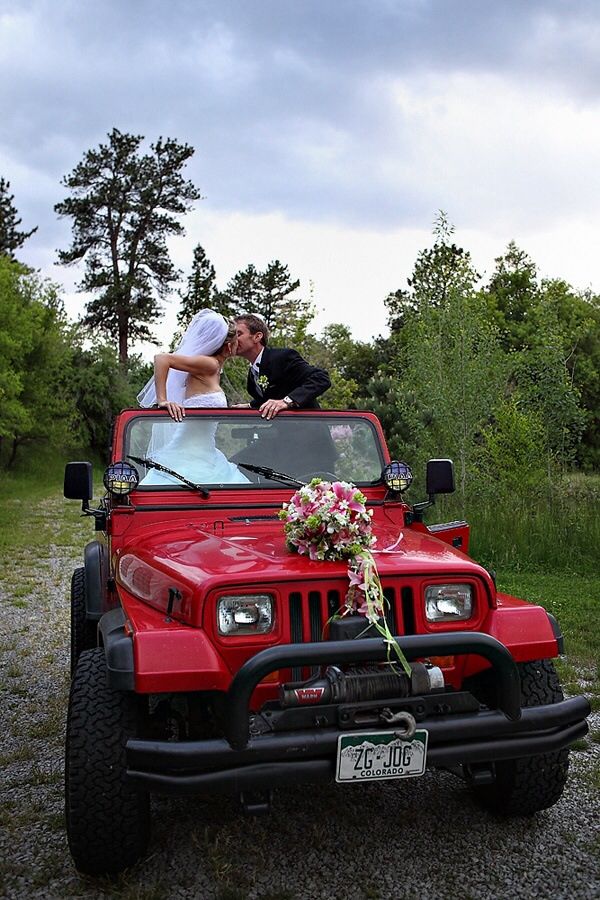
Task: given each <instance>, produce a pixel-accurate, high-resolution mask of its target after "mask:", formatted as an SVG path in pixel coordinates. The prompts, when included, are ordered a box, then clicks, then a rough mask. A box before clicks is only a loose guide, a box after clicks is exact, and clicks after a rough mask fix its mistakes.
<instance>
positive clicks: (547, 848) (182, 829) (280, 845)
mask: <svg viewBox="0 0 600 900" xmlns="http://www.w3.org/2000/svg"><path fill="white" fill-rule="evenodd" d="M73 506H74V504H72V505H70V506H69V508H68V509H67V508H66V507H67V504H65V503H64V502H63V501H62V500H60V499H58V498H57V499H53V500H49V501H47V502H46V503H45V504H41V505H39V506H38V507H37V508H36V510H35V511H30V512H28V513H27V514H26V517H27V518H26V520H25V518H24V527H26V528H28V529H31V534H32V535H33V534H35V535H36V538H35V540H36V543H38V542H39V546H36V548H35V549H33V550H27V551H19V552H17V553H16V554H15V556H14V557H13V558H12V559H11V560H10V561H7V560H5V561H4V562H3V564H2V568H1V569H0V575H1V580H0V649H1V650H2V653H1V654H0V666H1V675H0V692H1V704H0V734H1V735H2V738H1V750H0V765H1V771H2V783H1V790H0V896H1V897H7V898H13V897H18V898H25V897H44V898H63V897H68V896H73V897H94V898H103V897H125V898H145V900H159V898H192V897H200V898H204V897H206V898H220V900H235V898H246V897H248V898H257V900H258V898H262V900H267V898H270V900H276V898H279V900H284V898H290V900H291V898H321V897H322V898H328V900H329V898H344V900H345V898H348V900H350V898H352V900H354V898H356V900H359V898H360V900H363V898H392V897H393V898H415V900H416V898H420V900H428V898H431V900H443V898H453V900H454V898H473V900H483V898H505V897H506V898H508V897H510V898H533V897H535V898H546V897H548V898H554V900H556V898H562V897H564V898H575V900H577V898H582V900H584V898H586V900H587V898H598V897H600V864H599V857H600V814H599V811H598V791H597V789H596V788H595V787H594V781H593V778H594V776H593V769H594V762H595V764H596V767H597V765H598V756H599V755H600V745H598V744H597V743H596V744H594V743H592V742H591V741H589V740H588V741H587V742H586V748H585V749H581V750H578V751H575V752H573V753H572V754H571V774H570V778H569V782H568V785H567V789H566V792H565V795H564V797H563V799H562V800H561V802H560V803H558V804H557V805H556V806H555V807H553V808H552V809H551V810H548V811H546V812H544V813H541V814H539V815H538V816H536V817H535V818H533V819H529V820H523V821H518V820H513V821H508V822H506V821H501V820H500V821H499V820H495V819H493V818H492V817H491V816H490V815H489V814H487V813H485V812H483V811H481V810H480V809H478V808H477V807H476V806H475V805H474V803H473V802H472V800H471V798H470V796H469V793H468V792H467V790H466V788H465V787H464V786H463V785H462V783H461V782H460V781H459V780H457V779H455V778H454V777H453V776H451V775H449V774H446V773H442V772H440V773H427V774H426V775H425V776H424V777H423V778H421V779H415V780H413V781H411V782H410V783H406V784H405V783H402V784H396V783H393V782H386V783H381V784H379V785H376V784H368V785H353V786H348V787H347V788H345V789H342V788H335V787H334V786H326V787H323V786H319V787H314V788H310V787H299V788H297V789H286V790H280V791H278V792H277V793H276V797H275V806H274V810H273V812H272V814H271V815H270V816H268V817H265V818H261V819H246V818H243V817H242V816H241V814H240V812H239V809H238V807H237V804H236V802H235V801H234V800H233V799H229V798H225V799H223V798H219V799H214V798H213V799H211V798H206V799H203V798H200V799H192V800H189V801H181V800H171V799H163V798H156V799H155V800H154V801H153V803H154V808H153V813H154V816H153V820H154V831H153V840H152V843H151V847H150V854H149V857H148V858H147V859H146V860H145V861H144V862H143V863H140V864H139V865H137V866H136V867H135V868H134V869H132V870H130V871H129V872H128V873H126V875H125V876H123V877H122V878H121V879H120V880H119V881H117V882H116V883H111V882H108V881H93V880H91V879H84V878H82V877H81V876H79V875H78V874H77V872H76V871H75V870H74V869H73V866H72V864H71V860H70V856H69V852H68V849H67V843H66V835H65V830H64V821H63V787H62V777H63V734H64V721H65V709H66V698H67V693H68V676H67V669H68V638H69V634H68V631H69V626H68V589H69V582H70V576H71V572H72V570H73V568H74V566H76V565H80V561H81V556H80V548H81V546H82V544H83V543H84V542H85V541H87V540H89V539H90V538H91V533H92V529H91V527H89V523H87V522H81V520H79V519H78V518H77V512H76V511H74V510H73ZM45 534H47V539H45V538H44V535H45ZM49 541H54V543H53V544H51V545H49V544H48V542H49ZM40 555H41V556H42V558H41V559H39V561H38V557H39V556H40ZM32 558H35V559H36V563H35V567H33V565H32ZM593 727H594V728H595V729H599V728H600V717H599V716H598V715H596V716H595V717H594V722H593ZM100 839H101V836H100Z"/></svg>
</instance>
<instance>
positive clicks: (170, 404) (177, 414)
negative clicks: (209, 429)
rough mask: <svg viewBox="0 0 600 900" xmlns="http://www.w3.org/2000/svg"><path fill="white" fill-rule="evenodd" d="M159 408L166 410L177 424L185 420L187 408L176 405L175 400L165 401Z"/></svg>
mask: <svg viewBox="0 0 600 900" xmlns="http://www.w3.org/2000/svg"><path fill="white" fill-rule="evenodd" d="M158 406H159V409H166V410H167V412H168V413H169V415H170V416H171V418H172V419H175V421H176V422H181V421H182V420H183V419H184V418H185V407H183V406H182V405H181V404H180V403H175V401H174V400H163V401H162V402H161V403H159V404H158Z"/></svg>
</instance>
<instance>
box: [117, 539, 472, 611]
mask: <svg viewBox="0 0 600 900" xmlns="http://www.w3.org/2000/svg"><path fill="white" fill-rule="evenodd" d="M221 526H222V527H221ZM373 533H374V534H375V536H376V538H377V542H376V544H375V546H374V547H373V553H374V556H375V560H376V562H377V567H378V571H379V574H380V576H381V577H382V578H385V577H386V576H388V577H389V576H402V575H411V576H419V575H428V576H433V577H436V576H440V575H443V576H447V577H459V576H462V577H464V576H465V575H471V576H477V575H479V576H483V577H484V578H486V579H487V578H489V576H488V575H487V573H486V572H485V570H484V569H482V567H481V566H479V565H477V564H475V563H473V561H472V560H471V559H470V558H469V557H467V556H466V555H465V554H464V553H461V551H460V550H457V549H455V548H454V547H451V546H450V545H448V544H446V543H444V542H443V541H441V540H439V539H438V538H436V537H434V536H433V535H431V534H428V533H426V532H419V531H413V530H412V529H408V528H402V529H400V528H398V527H390V526H387V525H386V526H383V527H381V526H380V527H377V526H374V528H373ZM115 562H116V573H117V581H118V583H119V584H120V585H121V586H122V587H124V588H125V589H126V590H128V591H130V592H131V593H132V594H133V595H134V596H135V597H137V598H138V599H140V600H144V601H145V602H146V603H150V604H151V605H152V606H156V607H158V608H160V609H165V610H166V609H167V605H168V602H169V599H170V598H172V594H171V592H173V591H175V592H177V593H176V595H175V596H176V599H177V602H176V604H175V606H174V609H173V611H174V612H176V613H179V615H178V616H177V617H178V618H179V617H180V616H182V617H183V618H184V619H185V620H186V621H189V622H190V623H193V624H198V623H199V621H200V617H201V606H202V603H203V600H204V597H205V596H206V594H207V593H208V592H209V591H210V590H212V589H214V588H217V587H219V588H227V589H229V590H231V589H234V590H235V589H236V588H237V589H239V588H242V587H247V586H248V585H250V586H255V587H256V588H260V587H261V586H263V585H269V584H278V583H283V582H286V583H288V584H289V583H290V582H293V581H304V582H305V581H318V580H320V579H327V580H328V581H329V580H331V579H336V578H340V579H344V580H345V579H346V577H347V575H346V573H347V563H346V562H345V561H339V562H329V561H327V562H323V561H320V560H315V561H313V560H310V559H309V558H308V557H306V556H300V555H299V554H297V553H295V552H294V551H291V550H289V549H288V547H287V545H286V543H285V539H284V536H283V528H282V526H281V524H280V523H279V522H277V523H269V524H263V523H261V524H260V525H257V524H256V523H254V522H249V524H247V525H245V524H244V523H239V522H236V523H235V524H234V523H219V529H218V533H217V532H216V529H213V528H212V527H211V528H210V530H207V529H206V527H199V526H198V525H194V524H188V525H183V526H179V527H176V528H173V526H171V527H169V528H168V529H166V528H165V529H160V530H156V531H154V532H152V533H151V534H150V535H147V536H146V535H140V536H139V537H138V538H137V539H136V541H132V542H131V543H129V544H126V545H125V546H124V547H123V548H122V550H121V551H120V552H118V553H117V559H116V560H115ZM172 607H173V603H172Z"/></svg>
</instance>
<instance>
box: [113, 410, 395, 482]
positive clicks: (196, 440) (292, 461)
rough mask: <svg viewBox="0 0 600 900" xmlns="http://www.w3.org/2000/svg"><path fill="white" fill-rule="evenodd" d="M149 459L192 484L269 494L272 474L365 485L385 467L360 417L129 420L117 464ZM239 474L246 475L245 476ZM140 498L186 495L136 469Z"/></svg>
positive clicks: (159, 474)
mask: <svg viewBox="0 0 600 900" xmlns="http://www.w3.org/2000/svg"><path fill="white" fill-rule="evenodd" d="M129 456H136V457H139V458H146V459H152V460H154V461H156V462H158V463H159V464H161V465H162V466H164V467H166V468H169V469H172V470H174V471H176V472H177V473H178V474H180V475H182V476H183V477H184V478H185V479H187V480H188V481H190V482H193V483H194V484H201V485H203V486H210V487H211V488H214V487H225V486H226V487H235V488H241V489H243V488H254V489H256V488H257V487H260V488H264V489H273V488H276V487H278V485H280V484H281V481H278V480H277V479H274V478H273V477H272V475H269V474H266V473H265V472H259V471H256V470H255V469H256V468H259V469H260V468H263V469H266V470H272V472H274V473H277V474H278V475H282V476H284V477H286V478H288V479H290V487H292V486H293V484H292V483H291V482H292V481H298V482H308V481H310V480H311V478H313V477H317V476H318V477H320V478H323V479H327V480H330V481H335V480H340V481H351V482H353V483H354V484H359V485H360V484H362V485H369V484H373V483H376V482H379V481H380V478H381V471H382V468H383V465H384V459H383V454H382V449H381V445H380V442H379V437H378V435H377V432H376V430H375V428H374V427H373V425H372V423H371V422H369V421H368V420H366V419H364V418H360V417H359V416H352V415H348V416H343V417H342V416H327V415H326V414H323V413H319V414H317V415H315V416H310V415H282V416H277V417H276V418H275V419H272V420H271V421H266V420H265V419H261V418H260V417H259V416H258V415H257V416H256V417H254V416H249V415H236V414H232V413H228V414H223V413H210V414H206V413H204V412H202V413H196V412H191V411H189V412H188V413H187V415H186V417H185V419H184V421H183V422H174V421H172V420H171V419H168V418H166V417H165V416H163V415H160V416H148V415H144V416H140V417H138V418H135V419H133V420H131V422H130V423H129V425H128V427H127V430H126V433H125V436H124V447H123V457H124V458H127V457H129ZM245 466H248V467H252V468H246V467H245ZM136 467H137V468H138V470H139V473H140V484H139V488H138V489H139V490H161V489H162V490H164V489H169V490H173V489H180V490H189V488H187V487H186V486H185V485H183V484H182V483H181V481H179V480H178V479H177V478H175V477H174V476H172V475H171V474H169V473H168V472H165V471H161V470H158V469H155V468H152V467H150V466H144V465H141V464H138V463H136Z"/></svg>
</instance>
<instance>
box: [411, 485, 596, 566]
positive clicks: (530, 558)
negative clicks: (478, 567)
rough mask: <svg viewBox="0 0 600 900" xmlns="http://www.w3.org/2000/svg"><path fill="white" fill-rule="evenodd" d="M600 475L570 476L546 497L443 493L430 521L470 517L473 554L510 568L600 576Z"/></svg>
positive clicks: (481, 559) (492, 564)
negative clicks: (466, 498)
mask: <svg viewBox="0 0 600 900" xmlns="http://www.w3.org/2000/svg"><path fill="white" fill-rule="evenodd" d="M599 506H600V476H598V475H581V474H571V475H568V476H564V477H563V478H562V479H561V480H560V481H557V483H556V485H555V486H554V487H553V488H552V490H551V491H550V492H549V493H547V494H544V495H539V496H535V497H534V496H531V497H527V496H525V495H523V496H517V495H515V494H508V495H506V494H505V495H504V496H501V495H500V494H498V495H497V496H494V497H493V499H492V500H491V501H490V500H483V499H481V498H479V499H478V498H474V499H472V500H470V501H465V502H464V503H463V501H462V500H461V498H460V496H459V494H458V493H456V494H453V495H450V496H448V497H439V498H438V500H437V502H436V505H435V506H434V507H433V508H432V509H431V510H430V511H429V512H428V514H427V521H428V522H441V521H448V520H451V519H466V520H467V521H468V522H469V524H470V525H471V554H472V555H473V557H474V558H475V559H477V560H478V561H479V562H481V563H482V564H483V565H485V566H487V567H488V568H492V569H503V570H507V571H510V572H517V571H523V572H533V571H538V572H556V573H564V572H573V573H574V574H577V575H589V576H596V575H597V572H598V557H599V550H598V548H599V547H600V515H598V508H599Z"/></svg>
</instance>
